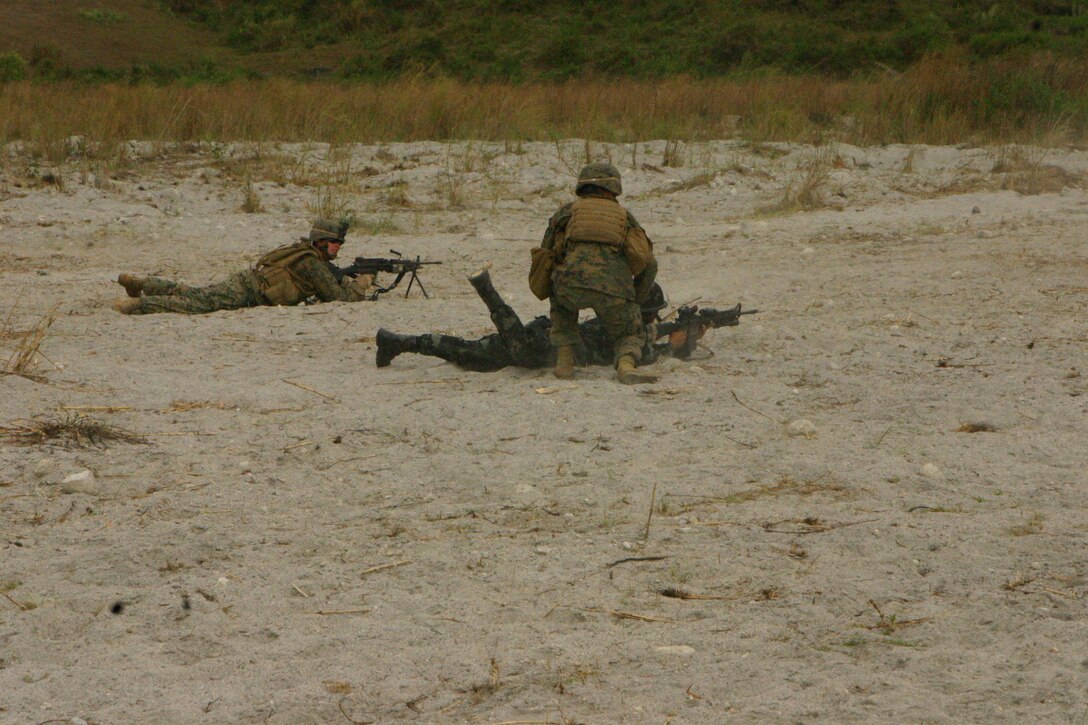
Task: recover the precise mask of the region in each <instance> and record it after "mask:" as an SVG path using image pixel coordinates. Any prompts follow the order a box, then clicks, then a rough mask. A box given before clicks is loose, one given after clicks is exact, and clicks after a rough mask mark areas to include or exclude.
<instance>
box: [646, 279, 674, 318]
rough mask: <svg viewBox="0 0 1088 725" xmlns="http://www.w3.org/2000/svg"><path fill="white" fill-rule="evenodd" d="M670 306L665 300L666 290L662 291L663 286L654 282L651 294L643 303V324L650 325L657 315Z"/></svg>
mask: <svg viewBox="0 0 1088 725" xmlns="http://www.w3.org/2000/svg"><path fill="white" fill-rule="evenodd" d="M668 306H669V303H668V300H666V299H665V290H663V289H661V285H659V284H658V283H657V282H654V286H653V287H651V288H650V294H649V295H647V296H646V299H645V300H644V301H643V303H642V322H643V324H646V325H648V324H650V323H651V322H653V321H655V320H656V319H657V317H658V315H657V313H658V312H661V310H663V309H665V308H666V307H668Z"/></svg>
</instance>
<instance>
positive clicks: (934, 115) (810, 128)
mask: <svg viewBox="0 0 1088 725" xmlns="http://www.w3.org/2000/svg"><path fill="white" fill-rule="evenodd" d="M1086 68H1088V62H1085V61H1077V60H1056V59H1053V58H1047V57H1040V58H1038V59H1035V60H1032V61H1031V62H1029V63H1026V64H1021V65H1020V66H1018V67H1016V68H1010V67H1006V66H1003V65H1000V64H997V63H995V64H990V65H982V66H967V65H964V64H962V63H959V62H957V61H955V60H951V59H933V60H930V61H927V62H924V63H921V64H919V65H918V66H916V67H914V68H912V69H911V70H909V71H907V72H905V73H903V74H901V75H899V76H897V77H896V78H895V79H894V80H888V79H883V78H881V79H867V78H857V79H852V80H836V79H830V78H825V77H819V76H770V77H760V78H742V79H721V78H718V79H704V80H694V79H690V78H668V79H662V80H654V81H649V80H647V81H639V80H624V79H618V80H579V81H570V82H565V83H529V84H522V85H514V84H509V83H465V82H459V81H454V80H449V79H426V78H418V77H413V78H405V79H401V80H396V81H390V82H385V83H356V84H342V83H339V84H338V83H325V82H323V83H317V82H313V83H302V82H297V81H289V80H283V79H276V80H264V81H238V82H234V83H229V84H223V85H201V86H192V87H183V86H180V85H175V86H151V85H135V86H130V85H121V84H103V85H86V84H80V83H74V82H72V83H70V82H58V83H52V84H35V83H30V82H18V83H8V84H5V85H3V86H2V87H0V107H3V108H5V109H6V112H5V113H4V114H2V115H0V142H9V141H20V142H23V143H25V144H27V145H28V146H29V147H31V148H32V149H33V150H35V151H36V152H37V153H40V154H44V155H45V156H46V157H47V158H49V159H51V160H54V161H55V160H59V159H62V158H65V157H67V156H68V155H69V154H70V153H71V151H72V150H71V148H70V143H69V142H68V141H67V139H68V138H69V137H71V136H76V135H78V136H82V137H84V138H85V142H84V143H82V144H81V146H80V151H79V153H80V154H81V156H83V157H85V158H97V159H112V160H114V161H115V162H116V163H122V162H126V161H129V162H130V161H131V158H128V157H130V156H131V153H130V152H129V151H125V152H124V153H122V143H123V142H124V141H125V140H129V139H144V140H149V141H153V142H156V143H158V144H161V145H163V146H165V145H166V144H167V143H169V142H203V141H204V140H206V139H210V138H211V139H218V140H221V141H252V142H255V143H257V142H260V143H262V144H269V143H271V142H273V141H284V142H287V141H326V142H330V143H378V142H381V141H415V140H439V141H448V140H457V139H480V140H492V141H502V142H506V143H509V142H510V139H536V140H546V139H564V138H565V139H570V138H578V139H595V140H600V141H606V142H633V141H641V140H646V139H654V138H665V139H671V140H670V141H669V142H668V145H667V147H666V154H665V156H666V158H664V162H665V163H666V164H670V165H672V164H676V163H680V162H681V160H682V156H683V154H682V153H681V152H682V151H683V150H684V149H683V147H682V146H683V145H682V144H681V143H680V142H678V141H676V140H675V139H688V140H699V139H707V138H729V137H733V136H736V135H737V134H738V133H739V134H740V135H742V136H745V137H747V138H749V139H751V140H752V141H754V142H761V141H766V140H772V139H773V140H783V141H802V142H812V141H815V140H820V139H828V138H835V139H840V140H842V141H846V142H849V143H854V144H859V145H868V144H874V143H890V142H907V143H955V142H962V141H964V140H972V141H976V142H985V141H996V142H999V143H1009V142H1028V141H1032V142H1040V141H1043V142H1048V143H1058V142H1062V141H1078V140H1081V139H1082V138H1083V133H1084V129H1085V126H1086V125H1088V118H1086V117H1085V116H1086V115H1088V112H1086V111H1084V110H1082V109H1083V108H1084V107H1085V106H1086V105H1088V104H1085V103H1083V101H1085V100H1088V89H1086V88H1085V86H1084V83H1083V80H1082V79H1083V77H1084V71H1085V70H1086ZM1010 77H1022V78H1024V79H1026V81H1025V82H1027V81H1030V82H1032V83H1035V84H1038V85H1039V86H1040V88H1042V89H1044V90H1046V91H1047V92H1050V93H1053V94H1055V97H1059V94H1060V97H1061V98H1063V99H1066V101H1067V103H1066V108H1065V109H1064V110H1050V109H1040V110H1032V109H1026V110H1025V109H1017V108H1012V109H1008V110H1002V111H998V110H995V109H994V107H993V105H992V104H991V105H987V104H986V103H983V102H980V99H986V98H987V97H988V96H989V95H990V94H993V93H995V92H996V91H995V89H996V88H1000V84H1001V83H1002V82H1005V81H1007V79H1008V78H1010ZM847 117H849V118H848V120H849V122H847ZM738 119H739V120H738ZM595 152H596V149H595V148H593V145H592V144H589V143H585V142H579V148H578V150H577V152H576V153H574V154H571V158H569V159H568V161H569V162H570V163H571V165H572V166H580V165H581V164H583V163H585V162H586V161H587V160H592V158H593V157H594V156H595V155H596V154H595ZM257 176H258V175H257V174H256V173H254V177H255V178H257Z"/></svg>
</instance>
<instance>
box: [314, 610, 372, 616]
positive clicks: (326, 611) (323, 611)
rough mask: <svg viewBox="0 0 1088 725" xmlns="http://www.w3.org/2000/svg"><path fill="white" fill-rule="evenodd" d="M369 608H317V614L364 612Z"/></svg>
mask: <svg viewBox="0 0 1088 725" xmlns="http://www.w3.org/2000/svg"><path fill="white" fill-rule="evenodd" d="M369 611H370V610H369V609H319V610H317V614H320V615H322V616H323V617H327V616H329V615H332V614H366V613H367V612H369Z"/></svg>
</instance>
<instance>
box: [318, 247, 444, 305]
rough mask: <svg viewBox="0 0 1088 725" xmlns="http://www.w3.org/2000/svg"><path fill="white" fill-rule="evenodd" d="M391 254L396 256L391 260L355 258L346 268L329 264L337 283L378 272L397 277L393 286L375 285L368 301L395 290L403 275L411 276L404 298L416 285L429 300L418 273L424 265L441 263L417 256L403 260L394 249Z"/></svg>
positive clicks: (383, 258) (402, 256)
mask: <svg viewBox="0 0 1088 725" xmlns="http://www.w3.org/2000/svg"><path fill="white" fill-rule="evenodd" d="M389 252H390V253H391V254H395V255H397V256H396V257H395V258H393V259H389V258H385V257H356V258H355V261H354V262H352V263H351V264H350V265H348V266H347V267H337V266H336V265H332V264H330V267H331V271H332V273H333V276H335V277H336V279H337V281H339V280H341V279H343V278H344V277H345V276H347V277H351V278H353V279H354V278H355V277H358V276H359V275H360V274H377V273H378V272H388V273H389V274H395V275H397V276H396V278H395V279H394V280H393V284H391V285H388V286H386V287H382V286H381V285H378V284H376V285H375V287H377V291H375V292H374V293H372V294H371V295H370V299H372V300H376V299H378V295H381V294H385V293H386V292H389V291H390V290H393V289H396V287H397V285H399V284H400V282H401V280H402V279H404V277H405V275H411V277H409V278H408V289H406V290H405V291H404V296H405V297H407V296H408V293H409V292H411V291H412V285H413V284H418V285H419V290H420V292H422V293H423V296H424V297H427V298H430V295H429V294H427V288H426V287H424V286H423V280H421V279H420V278H419V275H418V272H419V270H420V269H422V268H423V265H425V264H442V263H441V262H424V261H421V260H420V258H419V257H418V256H417V257H416V258H415V259H405V258H404V255H402V254H401V253H400V252H398V251H397V250H395V249H390V250H389Z"/></svg>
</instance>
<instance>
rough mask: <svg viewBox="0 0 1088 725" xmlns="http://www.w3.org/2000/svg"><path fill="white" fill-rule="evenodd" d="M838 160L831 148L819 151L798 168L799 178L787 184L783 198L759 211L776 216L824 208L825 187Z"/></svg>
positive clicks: (796, 177)
mask: <svg viewBox="0 0 1088 725" xmlns="http://www.w3.org/2000/svg"><path fill="white" fill-rule="evenodd" d="M836 158H837V156H835V155H834V152H833V151H831V150H830V147H823V148H821V149H819V150H818V151H817V152H816V154H815V155H814V156H813V157H812V158H811V159H810V160H809V161H808V162H807V163H805V164H803V165H801V166H799V167H798V169H797V176H795V177H794V178H793V179H791V180H790V181H789V183H788V184H786V188H785V189H784V190H783V191H782V196H781V198H779V199H778V201H776V202H774V203H772V204H769V205H767V206H764V207H761V208H760V209H758V210H757V211H758V212H760V213H764V214H776V213H781V212H791V211H811V210H813V209H820V208H822V207H823V206H824V198H825V196H824V195H825V187H826V186H827V181H828V179H829V178H830V177H831V169H832V168H833V164H834V160H835V159H836Z"/></svg>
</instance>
